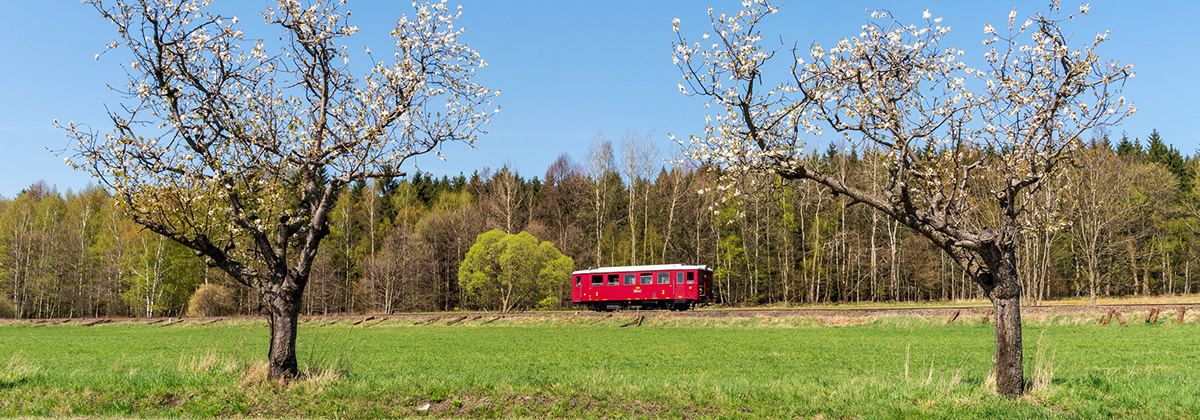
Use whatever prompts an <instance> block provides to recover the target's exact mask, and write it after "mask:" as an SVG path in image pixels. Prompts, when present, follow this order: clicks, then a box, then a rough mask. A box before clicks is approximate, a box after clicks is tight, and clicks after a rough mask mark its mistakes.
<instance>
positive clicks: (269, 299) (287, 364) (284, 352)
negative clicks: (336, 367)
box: [262, 291, 300, 380]
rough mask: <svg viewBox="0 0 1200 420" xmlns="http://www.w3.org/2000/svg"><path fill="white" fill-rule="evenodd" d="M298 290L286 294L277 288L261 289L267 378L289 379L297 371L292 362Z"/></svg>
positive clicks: (298, 298) (298, 310)
mask: <svg viewBox="0 0 1200 420" xmlns="http://www.w3.org/2000/svg"><path fill="white" fill-rule="evenodd" d="M299 295H300V293H296V294H295V296H288V295H286V294H281V293H278V292H270V291H268V292H264V293H263V295H262V298H263V302H264V303H266V305H267V310H268V313H267V315H268V317H269V318H268V322H269V323H270V327H271V341H270V346H271V347H270V350H268V352H267V363H268V365H269V367H270V370H269V373H268V374H267V377H268V378H270V379H280V380H292V379H296V377H298V376H299V375H300V370H299V368H298V366H297V364H296V327H297V325H298V322H297V318H298V317H299V315H300V296H299Z"/></svg>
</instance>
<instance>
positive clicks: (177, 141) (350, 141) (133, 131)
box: [63, 0, 499, 379]
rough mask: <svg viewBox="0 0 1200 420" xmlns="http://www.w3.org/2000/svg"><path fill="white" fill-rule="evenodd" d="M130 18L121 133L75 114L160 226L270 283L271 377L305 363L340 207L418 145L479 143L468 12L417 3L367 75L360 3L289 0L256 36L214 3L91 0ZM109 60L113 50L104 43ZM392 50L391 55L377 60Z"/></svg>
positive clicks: (102, 158) (119, 20)
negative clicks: (357, 39)
mask: <svg viewBox="0 0 1200 420" xmlns="http://www.w3.org/2000/svg"><path fill="white" fill-rule="evenodd" d="M90 3H91V4H92V5H93V6H94V7H95V8H96V10H98V11H99V12H100V14H101V15H102V16H103V17H104V18H105V19H106V20H108V21H109V22H111V23H112V24H114V25H115V26H116V29H117V33H118V37H117V39H116V40H115V41H113V42H112V43H111V44H109V49H116V50H121V51H120V52H118V54H122V56H125V55H124V54H127V56H128V57H130V60H131V61H130V62H129V63H128V64H125V65H124V68H125V70H126V73H127V74H128V77H129V80H128V83H127V84H123V85H122V86H116V87H114V89H117V90H119V91H121V92H122V93H123V94H124V98H125V102H124V103H123V104H122V105H121V106H120V107H118V108H116V109H115V110H110V112H109V117H110V119H111V127H112V129H111V131H107V132H103V133H100V132H95V131H92V130H91V129H90V128H89V127H88V126H86V125H80V124H75V123H70V124H67V125H65V126H63V127H64V128H65V129H66V131H67V133H68V137H70V138H72V139H73V140H76V141H77V142H78V143H77V147H76V148H75V151H76V153H77V154H76V156H74V157H75V160H74V161H72V160H71V159H70V158H68V163H70V164H71V165H73V166H74V167H76V168H77V169H83V170H86V171H89V172H91V174H92V175H93V176H95V177H97V178H98V179H99V180H100V182H101V183H103V184H104V186H105V187H107V188H108V189H109V190H110V191H111V192H112V193H113V194H114V195H115V197H116V199H117V200H119V202H120V203H122V204H123V205H124V206H125V208H126V210H127V211H128V212H129V214H130V215H131V216H132V217H133V219H134V220H135V221H136V222H137V223H140V224H141V225H143V226H145V227H146V228H147V229H149V230H152V231H154V232H157V233H159V234H161V235H163V236H166V237H168V238H170V239H172V240H175V241H177V242H179V243H181V244H183V245H185V246H187V247H188V248H191V249H192V250H194V251H195V253H196V254H197V255H198V256H200V257H202V258H204V259H205V260H206V261H207V263H208V264H209V265H210V266H212V267H217V268H219V269H221V270H223V271H224V272H226V273H228V274H229V275H230V276H231V277H232V278H233V279H235V280H236V281H238V282H240V283H242V284H244V285H246V286H248V287H250V288H252V289H254V290H255V291H256V292H257V293H258V294H259V296H260V297H261V298H262V302H263V305H264V307H265V308H266V310H267V312H268V313H269V320H270V328H271V339H270V349H269V355H268V357H269V365H270V374H269V375H270V377H272V378H279V379H291V378H294V377H295V376H296V375H297V374H298V371H297V365H296V328H297V315H298V313H299V311H300V308H301V298H302V296H303V294H304V288H305V285H306V284H307V283H308V279H309V273H310V271H311V268H312V264H313V259H314V257H315V256H316V253H317V247H318V245H319V244H320V243H321V240H322V239H323V238H324V237H325V236H326V235H328V233H329V210H330V208H331V207H332V206H333V204H334V202H335V201H336V197H337V195H338V192H339V191H340V190H341V188H342V187H343V186H345V185H347V184H349V183H352V182H355V181H357V180H362V179H369V178H376V177H396V176H403V175H404V172H402V171H400V170H398V169H397V168H401V167H402V165H403V164H405V162H406V161H407V160H408V159H409V158H412V157H414V156H418V155H421V154H426V153H431V152H432V153H436V154H438V155H440V149H439V146H440V145H442V144H444V143H446V142H463V143H467V144H473V143H474V141H475V139H476V138H477V136H479V135H481V134H483V133H484V131H483V127H484V125H485V124H486V123H488V121H489V118H490V117H491V115H493V114H494V113H495V112H497V111H498V108H493V106H492V102H491V101H492V99H493V97H494V96H496V95H498V94H499V91H491V90H489V89H487V88H484V87H483V86H480V85H478V84H476V83H473V82H472V78H473V77H474V75H475V72H476V71H477V70H478V69H480V68H483V67H485V66H486V63H485V62H484V61H483V60H482V59H481V58H480V56H479V54H478V53H477V52H476V51H474V50H472V49H471V48H469V47H468V46H466V45H465V44H463V43H461V42H460V41H459V37H460V36H461V34H462V29H461V28H458V27H456V26H455V25H454V22H455V19H456V18H457V17H458V16H459V14H460V13H461V11H451V10H449V8H448V7H447V6H446V4H445V3H444V2H443V3H440V4H436V3H435V4H414V5H413V7H414V9H415V13H414V15H413V16H408V15H407V14H406V15H405V16H403V17H401V18H400V19H399V20H398V21H397V22H396V26H395V28H394V29H393V30H392V32H391V36H392V40H393V41H394V50H393V51H392V53H390V54H387V55H386V56H384V57H377V56H375V55H372V53H371V52H370V49H366V48H364V51H363V53H362V55H360V57H365V58H367V60H366V61H369V64H368V65H365V66H363V69H362V71H361V72H359V73H358V74H356V73H355V72H354V71H352V70H351V66H350V57H351V54H350V52H349V51H348V50H347V46H346V45H345V44H346V41H347V40H348V38H349V37H351V36H352V35H354V34H355V32H357V30H358V28H357V27H355V26H353V25H351V24H350V22H349V19H350V12H349V11H347V10H343V7H344V6H345V1H341V2H330V1H312V2H304V3H303V4H302V3H301V2H299V1H296V0H280V1H279V2H278V3H277V4H276V5H274V6H272V7H268V8H267V10H266V11H265V12H263V13H262V16H263V19H264V20H265V23H266V24H267V27H270V28H276V29H278V30H279V36H278V40H277V42H275V41H272V43H267V42H264V41H263V40H261V39H258V40H251V39H247V38H246V37H245V36H244V35H243V33H242V31H241V29H239V26H238V18H237V17H227V16H221V15H218V14H214V13H210V12H208V11H206V7H207V6H208V3H209V1H208V0H183V1H179V0H128V1H114V2H112V3H109V2H107V1H104V0H93V1H91V2H90ZM97 58H99V55H97ZM377 58H378V60H377Z"/></svg>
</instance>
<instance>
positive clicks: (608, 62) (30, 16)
mask: <svg viewBox="0 0 1200 420" xmlns="http://www.w3.org/2000/svg"><path fill="white" fill-rule="evenodd" d="M451 3H452V4H456V5H457V4H461V5H462V6H463V12H464V13H463V18H462V19H461V20H460V25H462V26H464V27H466V28H467V32H466V35H465V41H466V42H468V43H470V45H471V46H472V47H474V48H475V49H477V50H478V51H480V53H481V54H482V55H483V57H484V59H486V60H487V61H488V63H489V64H490V66H489V67H488V68H487V69H485V70H484V71H483V72H482V73H481V74H480V77H479V78H478V79H477V80H478V81H479V82H481V83H483V84H484V85H486V86H488V87H490V88H493V89H500V90H502V91H503V94H502V95H501V96H500V98H498V101H497V102H498V103H499V104H500V105H501V106H502V108H503V110H502V111H501V113H500V115H498V116H497V117H496V118H494V119H493V123H492V124H491V125H490V126H489V127H488V131H489V134H488V135H486V136H484V137H482V138H480V139H479V141H478V143H477V146H478V150H468V149H467V148H466V147H462V146H458V145H452V146H448V147H446V148H445V149H444V152H445V153H446V155H447V159H448V161H447V162H438V161H435V159H433V158H431V159H424V160H421V161H419V163H420V164H421V168H422V170H425V171H428V172H431V173H433V174H435V175H439V176H440V175H444V174H451V175H453V174H457V173H459V172H465V173H467V174H470V173H471V172H473V171H475V170H477V169H480V168H483V167H492V168H498V167H500V166H502V165H504V164H509V165H511V166H514V167H515V168H517V170H519V171H520V172H521V173H522V174H524V175H526V176H539V177H540V176H542V174H543V173H544V172H545V170H546V167H547V166H549V164H550V163H551V162H552V161H553V160H554V159H555V158H556V157H558V155H560V154H562V153H569V154H570V155H571V156H572V157H573V158H575V159H576V161H580V160H582V159H583V158H584V157H585V156H586V154H587V148H588V144H589V142H590V141H591V140H592V138H594V137H595V136H596V135H597V133H601V132H602V133H603V134H604V135H605V136H606V137H608V138H609V139H611V140H613V142H614V145H619V144H620V142H619V140H620V138H621V136H622V135H624V134H625V133H627V132H636V133H638V134H639V135H649V134H651V133H653V134H654V135H655V136H656V137H657V139H658V140H659V143H658V149H659V151H660V152H659V153H660V157H661V158H664V159H665V158H668V157H669V155H670V153H671V151H673V150H675V149H676V148H677V146H675V145H673V144H672V143H670V141H669V140H667V134H668V133H671V134H675V135H677V136H681V137H685V136H687V135H689V134H699V133H701V131H702V129H703V124H704V112H705V110H704V109H703V107H702V102H701V101H699V100H698V99H696V98H688V97H685V96H683V95H681V94H679V93H678V88H677V87H676V85H677V83H678V82H679V80H680V77H679V71H678V70H677V69H676V68H675V67H674V66H673V65H672V64H671V54H670V48H671V47H670V46H671V42H672V41H673V40H675V34H674V33H673V32H672V31H671V19H672V18H680V19H681V20H682V24H681V30H682V31H683V32H684V33H685V35H688V36H689V37H698V36H699V35H700V34H702V33H703V32H704V31H705V30H706V29H707V28H708V20H707V16H706V15H705V10H706V9H707V6H708V4H707V3H700V2H693V1H653V2H649V1H647V2H632V1H597V2H576V1H561V0H558V1H521V2H516V1H511V2H500V1H451ZM738 3H739V2H734V1H720V2H715V3H714V7H715V9H716V10H717V11H728V12H730V13H732V12H734V11H736V10H737V9H738V7H739V4H738ZM264 4H265V3H263V2H260V1H258V0H245V1H232V0H216V1H215V2H214V5H213V8H214V10H215V11H219V12H221V13H222V14H225V15H238V16H240V17H241V21H242V22H243V23H245V22H247V21H252V20H253V21H257V17H258V14H257V12H256V10H259V9H261V8H262V5H264ZM1014 6H1016V7H1017V9H1018V13H1019V14H1020V15H1022V16H1024V15H1025V14H1028V13H1032V12H1036V11H1041V10H1043V9H1044V7H1045V6H1044V2H1040V1H1039V2H1017V3H1001V2H982V1H931V2H920V3H918V2H909V1H892V2H879V1H839V2H833V1H820V2H805V1H800V0H793V1H791V2H789V3H787V4H785V5H784V6H783V10H782V11H781V12H780V13H779V14H778V15H776V16H774V19H773V20H772V22H771V23H770V26H769V27H767V28H766V30H765V33H766V34H767V38H768V39H774V37H782V39H783V41H784V42H786V43H787V45H791V44H792V43H799V44H800V45H801V46H806V45H808V44H809V43H811V42H814V41H816V42H820V43H822V44H828V43H832V42H836V40H837V39H839V38H841V37H843V36H850V35H854V34H857V33H858V32H859V26H860V25H861V24H863V23H864V22H865V21H866V19H867V13H865V12H864V11H865V10H866V9H878V8H883V9H887V10H889V11H891V12H892V13H893V14H894V15H896V16H899V17H900V18H901V19H902V20H904V21H906V22H912V23H918V21H919V18H920V16H921V13H922V10H923V9H925V8H928V9H929V10H930V12H931V13H933V15H934V16H943V17H945V21H944V22H943V23H944V24H948V25H950V26H952V27H953V28H954V30H953V31H952V33H951V35H950V36H949V37H948V38H947V41H948V42H949V43H951V44H953V45H957V46H960V47H962V48H964V49H966V50H967V57H966V58H967V61H968V63H979V65H982V64H983V62H982V60H981V57H982V52H983V49H982V47H981V46H980V40H981V39H982V38H983V37H982V28H983V25H984V23H992V24H994V25H996V26H998V27H999V26H1000V24H1001V23H1003V22H1004V21H1005V19H1006V18H1007V15H1008V12H1009V10H1011V9H1012V8H1013V7H1014ZM1063 7H1064V8H1066V9H1069V10H1074V9H1076V8H1077V7H1078V4H1076V3H1064V4H1063ZM350 9H351V10H353V11H354V15H353V17H352V23H354V24H357V25H359V26H360V27H361V28H362V31H361V32H360V33H359V35H356V36H355V37H353V38H351V42H353V43H354V44H352V48H354V47H358V46H360V45H366V46H369V47H372V48H373V49H374V50H376V51H381V50H385V49H387V47H388V46H390V44H389V42H388V40H387V38H386V33H387V31H388V30H390V28H391V27H392V25H394V22H395V20H396V19H397V18H398V17H399V16H400V14H401V13H404V12H405V11H407V10H409V9H410V7H409V6H408V5H407V4H406V3H405V2H397V1H375V2H366V1H353V0H352V1H351V2H350ZM0 12H2V13H3V15H4V16H6V17H7V18H8V21H7V22H6V23H5V25H0V41H2V42H0V57H4V64H2V65H0V196H4V197H9V198H11V197H13V196H15V195H16V194H17V193H18V192H19V191H20V190H21V189H23V188H25V187H27V186H29V185H30V184H32V183H34V182H36V181H38V180H45V181H46V182H48V183H50V184H51V185H54V186H56V187H57V188H58V189H59V190H60V191H66V190H68V189H73V190H78V189H80V188H82V187H84V186H86V185H87V184H88V183H89V182H91V181H90V179H89V178H88V176H87V175H86V174H84V173H82V172H75V171H73V170H71V169H70V168H69V167H67V166H66V165H65V164H63V162H62V158H61V157H58V156H55V155H53V154H51V153H49V152H47V151H46V149H47V148H52V149H61V148H64V147H66V146H68V141H67V139H66V138H65V137H64V134H63V132H62V131H61V130H59V129H56V128H54V127H53V125H52V122H53V120H54V119H59V120H61V121H64V122H65V121H76V122H81V123H88V124H91V125H92V126H93V127H94V128H96V129H98V130H103V129H106V128H107V127H105V126H104V122H105V120H106V117H105V114H104V110H105V107H106V106H107V107H110V108H115V107H117V106H119V104H120V98H119V97H117V96H115V95H113V94H112V93H110V92H109V91H108V89H107V88H106V87H105V83H114V84H120V83H123V82H124V80H125V78H124V74H123V73H122V71H121V69H120V68H119V67H118V66H119V63H120V62H121V61H122V60H120V57H119V55H118V54H109V55H106V56H104V57H101V59H100V60H99V61H97V60H94V59H93V56H94V55H95V54H97V53H99V52H101V51H103V49H104V45H105V44H106V43H107V42H109V41H110V40H112V39H113V35H114V32H113V29H112V27H111V26H110V25H108V24H106V23H105V22H104V21H102V20H101V18H100V17H99V16H98V14H97V13H96V12H95V10H93V9H92V8H91V6H89V5H86V4H82V3H80V2H78V1H71V0H63V1H57V0H55V1H15V0H12V1H3V2H0ZM1198 12H1200V2H1191V1H1170V2H1154V3H1151V2H1131V1H1119V2H1118V1H1102V2H1100V1H1098V2H1093V3H1092V8H1091V11H1090V16H1089V17H1087V18H1085V19H1083V20H1080V21H1075V22H1072V24H1071V25H1072V26H1071V28H1070V29H1071V30H1072V31H1073V32H1074V33H1075V34H1076V36H1077V37H1078V38H1077V39H1079V40H1088V39H1091V38H1092V37H1093V36H1094V34H1095V33H1096V32H1102V31H1104V30H1110V31H1112V35H1111V39H1112V41H1111V42H1109V43H1107V44H1106V45H1105V46H1104V47H1103V49H1102V50H1101V51H1100V54H1101V56H1102V57H1104V58H1106V59H1117V60H1119V61H1121V62H1126V63H1135V64H1136V67H1135V71H1136V72H1137V76H1136V77H1135V78H1134V79H1132V80H1131V81H1130V82H1129V84H1128V85H1127V86H1126V89H1125V93H1124V94H1125V96H1126V97H1128V98H1129V99H1131V100H1132V101H1134V102H1135V103H1136V105H1137V107H1138V109H1139V112H1138V113H1137V114H1136V115H1134V116H1133V117H1131V118H1129V119H1127V120H1126V121H1125V122H1124V123H1123V124H1122V125H1121V126H1119V127H1116V128H1114V129H1113V133H1114V134H1119V133H1121V132H1128V133H1129V135H1130V136H1132V137H1140V138H1145V137H1146V135H1147V134H1149V132H1150V130H1151V129H1158V131H1159V132H1160V133H1161V134H1162V136H1163V138H1164V139H1165V140H1166V141H1167V142H1169V143H1171V144H1174V145H1175V146H1176V147H1178V148H1179V149H1181V150H1182V151H1183V152H1184V153H1187V154H1193V153H1195V152H1196V151H1197V148H1198V147H1200V137H1197V136H1196V135H1195V134H1193V131H1194V130H1193V127H1192V125H1193V124H1192V121H1193V120H1192V118H1194V117H1195V116H1196V113H1197V111H1198V110H1200V87H1198V86H1200V84H1198V83H1197V82H1196V79H1195V76H1194V74H1195V72H1196V71H1197V69H1198V68H1200V44H1198V41H1200V28H1198V25H1196V23H1195V16H1196V15H1197V14H1198ZM245 29H246V31H247V35H248V36H250V37H263V38H274V37H275V36H276V35H277V32H273V31H272V32H267V33H260V32H257V28H252V27H246V28H245ZM768 77H769V76H768Z"/></svg>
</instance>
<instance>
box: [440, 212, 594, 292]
mask: <svg viewBox="0 0 1200 420" xmlns="http://www.w3.org/2000/svg"><path fill="white" fill-rule="evenodd" d="M574 270H575V261H574V260H572V259H571V257H568V256H566V255H563V254H562V252H559V251H558V249H557V248H555V247H554V244H552V243H550V242H549V241H543V242H539V241H538V240H537V238H534V237H533V235H530V234H529V232H521V233H518V234H506V233H504V232H501V231H500V230H497V229H493V230H491V231H488V232H484V233H482V234H480V235H479V237H478V238H477V239H476V240H475V244H474V245H471V249H470V250H468V251H467V255H466V258H464V259H463V262H462V265H461V266H460V267H459V269H458V283H459V285H461V286H462V288H463V290H464V291H466V292H467V296H468V303H469V304H470V305H473V306H476V307H481V308H488V309H492V308H495V309H499V310H500V311H502V312H508V311H511V310H513V309H520V308H529V307H532V306H535V305H536V306H538V307H542V308H545V307H548V306H553V305H555V304H556V302H557V301H558V299H559V296H557V295H555V293H557V292H558V290H559V288H558V287H556V286H557V285H560V284H563V283H564V282H568V281H570V278H571V272H572V271H574Z"/></svg>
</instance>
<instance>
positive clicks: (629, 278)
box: [625, 273, 637, 286]
mask: <svg viewBox="0 0 1200 420" xmlns="http://www.w3.org/2000/svg"><path fill="white" fill-rule="evenodd" d="M636 280H637V274H633V273H630V274H626V275H625V285H626V286H628V285H631V284H634V283H635V282H636Z"/></svg>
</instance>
